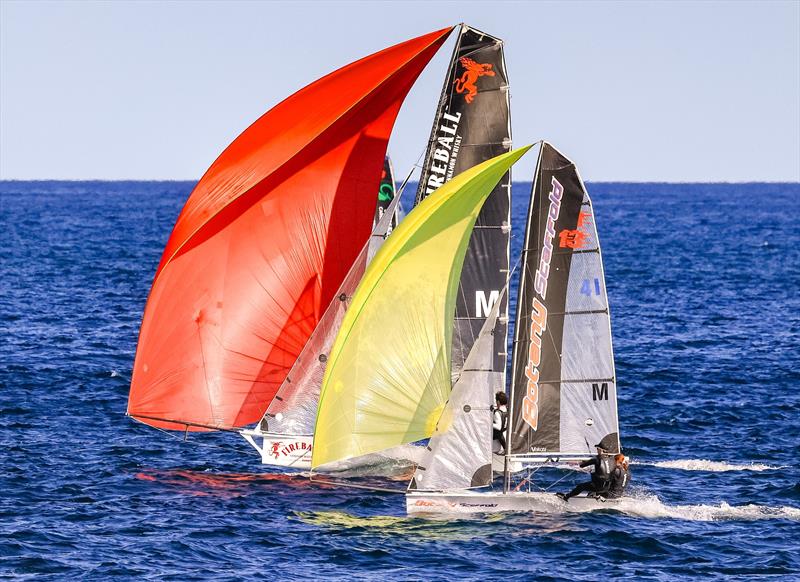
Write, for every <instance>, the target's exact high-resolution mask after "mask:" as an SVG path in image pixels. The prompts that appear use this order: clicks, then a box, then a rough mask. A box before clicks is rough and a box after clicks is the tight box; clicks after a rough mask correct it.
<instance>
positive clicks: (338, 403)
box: [312, 147, 529, 467]
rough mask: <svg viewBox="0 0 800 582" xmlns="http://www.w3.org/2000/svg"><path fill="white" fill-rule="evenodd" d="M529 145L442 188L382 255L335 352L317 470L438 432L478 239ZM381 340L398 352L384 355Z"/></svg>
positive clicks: (320, 418)
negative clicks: (475, 232) (473, 237)
mask: <svg viewBox="0 0 800 582" xmlns="http://www.w3.org/2000/svg"><path fill="white" fill-rule="evenodd" d="M528 149H529V148H527V147H526V148H521V149H519V150H516V151H513V152H510V153H508V154H503V155H501V156H498V157H496V158H493V159H491V160H489V161H487V162H484V163H483V164H481V165H479V166H476V167H475V168H472V169H470V170H467V171H466V172H464V173H462V174H461V175H459V176H457V177H456V178H454V179H453V180H451V181H450V182H448V183H447V184H445V185H444V186H442V187H441V188H440V189H439V190H438V191H437V192H436V193H434V194H433V195H431V196H430V197H429V198H428V199H426V200H424V201H423V202H422V203H420V204H419V205H418V206H417V207H416V208H415V209H414V210H413V211H412V212H410V213H409V215H408V216H407V217H406V218H405V220H403V222H401V223H400V225H399V226H398V227H397V229H396V230H395V231H394V233H393V234H392V236H391V237H389V238H388V239H387V241H386V243H385V244H384V245H383V246H382V247H381V249H380V250H379V251H378V254H377V255H376V256H375V259H374V260H373V261H372V263H370V265H369V267H368V268H367V271H366V273H365V274H364V278H363V279H362V281H361V283H360V284H359V286H358V289H357V290H356V293H355V295H354V297H353V302H352V305H351V307H350V309H349V310H348V311H347V313H346V315H345V318H344V321H343V322H342V327H341V329H340V331H339V335H338V336H337V338H336V342H335V343H334V346H333V349H332V350H331V355H330V358H329V362H328V367H327V369H326V371H325V377H324V380H323V386H322V393H321V395H320V403H319V408H318V410H317V421H316V425H315V430H314V443H315V445H314V451H313V457H312V467H318V466H320V465H322V464H325V463H329V462H333V461H338V460H342V459H347V458H351V457H355V456H360V455H364V454H367V453H372V452H378V451H381V450H384V449H388V448H390V447H393V446H397V445H401V444H405V443H410V442H414V441H418V440H421V439H424V438H429V437H430V436H431V434H432V433H433V430H434V428H435V426H436V423H437V421H438V420H439V416H440V415H441V412H442V410H443V408H444V404H445V402H446V401H447V398H448V397H449V395H450V391H451V386H452V384H451V377H450V355H451V341H452V333H453V315H454V307H455V296H456V292H457V289H458V281H459V278H460V275H461V267H462V264H463V261H464V255H465V253H466V247H467V243H468V240H469V235H470V233H471V232H472V227H473V226H474V224H475V220H476V219H477V216H478V213H479V212H480V209H481V206H482V205H483V203H484V201H485V200H486V198H487V197H488V195H489V193H490V192H491V191H492V189H493V188H494V186H495V185H496V184H497V182H498V181H499V180H500V178H501V177H502V176H503V175H504V174H505V173H506V171H507V170H508V168H509V167H510V166H511V165H512V164H513V163H514V162H515V161H516V160H517V159H519V157H520V156H522V155H523V154H524V153H525V152H526V151H527V150H528ZM381 342H385V343H387V344H389V345H392V346H393V349H392V350H391V351H390V352H387V353H379V352H376V350H375V349H374V346H375V345H378V344H380V343H381Z"/></svg>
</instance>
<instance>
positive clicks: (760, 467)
mask: <svg viewBox="0 0 800 582" xmlns="http://www.w3.org/2000/svg"><path fill="white" fill-rule="evenodd" d="M631 465H647V466H650V467H661V468H664V469H681V470H683V471H708V472H711V473H724V472H726V471H774V470H776V469H783V468H785V467H783V466H774V465H764V464H762V463H750V464H740V465H737V464H733V463H726V462H725V461H709V460H707V459H676V460H674V461H657V462H647V461H636V460H633V461H631Z"/></svg>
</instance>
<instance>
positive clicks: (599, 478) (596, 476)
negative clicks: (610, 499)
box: [556, 445, 614, 501]
mask: <svg viewBox="0 0 800 582" xmlns="http://www.w3.org/2000/svg"><path fill="white" fill-rule="evenodd" d="M595 446H596V447H597V456H595V457H592V458H591V459H588V460H586V461H583V462H582V463H581V465H580V466H581V468H583V467H588V466H589V465H594V472H593V473H592V480H591V481H589V482H588V483H580V484H579V485H578V486H577V487H575V489H573V490H572V491H570V492H569V493H567V494H564V493H557V494H556V495H558V496H559V497H560V498H561V499H563V500H564V501H566V500H567V499H569V498H570V497H575V496H576V495H577V494H578V493H582V492H583V491H589V492H590V493H594V494H595V495H602V496H605V495H606V494H607V493H608V488H609V486H610V485H611V472H612V471H613V470H614V460H613V459H612V458H611V455H610V454H608V453H607V452H606V451H605V449H603V447H602V446H600V445H595Z"/></svg>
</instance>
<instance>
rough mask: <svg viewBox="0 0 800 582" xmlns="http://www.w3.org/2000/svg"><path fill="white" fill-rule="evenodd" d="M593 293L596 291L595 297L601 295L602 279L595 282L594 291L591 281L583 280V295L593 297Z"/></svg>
mask: <svg viewBox="0 0 800 582" xmlns="http://www.w3.org/2000/svg"><path fill="white" fill-rule="evenodd" d="M592 291H594V294H595V295H600V279H595V280H594V289H592V282H591V281H590V280H589V279H584V280H583V285H581V295H586V296H587V297H589V296H591V295H592Z"/></svg>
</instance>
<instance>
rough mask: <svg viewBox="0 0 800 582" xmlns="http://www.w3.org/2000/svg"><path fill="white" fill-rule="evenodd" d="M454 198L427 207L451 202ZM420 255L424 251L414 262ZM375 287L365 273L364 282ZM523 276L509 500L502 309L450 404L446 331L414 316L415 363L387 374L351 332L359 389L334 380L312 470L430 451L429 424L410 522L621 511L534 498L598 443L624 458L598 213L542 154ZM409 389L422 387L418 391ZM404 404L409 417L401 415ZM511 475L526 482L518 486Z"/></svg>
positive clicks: (400, 363) (401, 359)
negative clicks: (418, 516)
mask: <svg viewBox="0 0 800 582" xmlns="http://www.w3.org/2000/svg"><path fill="white" fill-rule="evenodd" d="M502 158H503V156H501V157H500V158H497V159H502ZM481 167H482V166H479V167H478V168H476V170H478V169H479V168H481ZM449 186H451V185H450V184H448V185H446V186H445V187H443V188H442V189H441V191H440V192H437V193H436V194H434V195H433V196H432V198H434V197H436V198H438V197H439V196H443V197H444V196H447V195H448V194H451V195H452V193H451V192H450V191H449V190H448V187H449ZM413 215H414V213H413V212H412V213H411V214H410V215H409V218H411V217H412V216H413ZM407 221H408V219H407ZM414 226H415V227H416V228H417V229H419V231H420V232H425V233H427V232H431V229H432V228H433V225H427V224H425V223H424V221H423V220H418V221H417V223H416V224H415V225H414ZM409 227H411V225H410V224H409ZM424 247H425V242H419V243H417V245H416V248H415V250H416V249H418V248H424ZM418 252H419V251H418ZM376 260H377V257H376ZM440 261H441V262H442V263H446V261H444V259H440ZM390 266H391V265H390ZM443 268H449V269H450V271H449V274H448V276H447V277H443V278H442V279H441V280H440V281H439V283H438V288H437V293H440V294H442V295H444V296H446V297H449V295H448V294H449V293H450V292H451V289H450V286H448V282H451V281H452V279H453V278H455V277H458V276H459V275H460V272H459V271H460V269H459V261H458V257H456V260H454V261H452V263H450V264H448V265H445V266H444V267H443ZM387 272H388V267H387ZM370 275H371V273H370V270H369V269H368V271H367V274H366V275H365V280H366V279H367V278H368V277H370ZM406 275H407V276H411V275H410V274H408V273H406ZM381 276H385V275H381ZM419 276H422V275H419ZM519 276H520V285H519V301H518V307H517V324H516V331H515V343H514V352H513V355H512V362H513V364H512V370H513V371H512V374H513V377H512V380H511V386H510V394H509V396H510V398H509V401H510V410H509V427H508V434H509V442H510V447H509V450H508V451H507V453H506V470H505V471H504V475H503V486H502V489H501V490H493V489H489V488H490V487H492V486H493V471H492V450H491V439H492V430H491V409H490V406H491V404H492V402H493V400H494V393H495V391H497V390H498V389H499V387H501V386H503V380H502V373H501V372H498V371H497V370H496V368H495V367H494V365H493V363H492V359H493V354H492V352H491V350H490V349H489V348H490V347H491V346H492V344H493V341H494V340H493V334H494V333H495V332H496V331H497V329H498V321H499V304H496V305H495V306H494V307H493V309H492V311H491V312H490V314H489V317H487V319H486V321H485V322H484V324H483V327H482V329H481V330H480V333H479V334H478V338H477V339H476V341H475V342H474V344H473V347H472V349H471V351H470V354H469V355H468V357H467V359H466V361H465V365H464V368H463V370H462V372H461V374H460V375H459V378H458V380H457V381H456V384H455V385H454V386H453V389H452V392H450V393H447V394H445V395H444V396H442V392H446V390H444V389H443V388H441V385H443V384H445V382H444V380H443V379H442V378H443V377H444V376H446V374H445V373H444V372H442V371H441V368H442V367H443V366H444V364H442V361H444V362H449V361H450V360H449V358H448V357H447V356H448V355H449V354H447V353H446V352H447V351H448V350H449V348H450V346H449V342H448V336H449V334H450V333H451V330H452V328H451V327H450V321H449V320H448V319H447V318H443V317H439V316H438V314H435V313H434V314H431V313H425V312H424V311H422V310H421V309H420V308H419V307H411V306H410V307H408V309H407V313H405V312H403V313H401V314H400V315H401V317H402V318H403V319H404V320H406V319H408V320H410V321H411V322H412V325H413V327H412V328H411V329H412V330H413V332H414V333H415V334H417V338H418V341H417V342H416V343H415V344H414V346H413V347H412V349H411V350H410V352H409V354H404V353H403V352H402V351H401V352H399V353H398V354H397V361H396V362H393V368H392V369H390V370H388V371H387V370H386V368H387V363H386V362H384V361H375V360H374V359H372V358H370V356H369V354H367V353H364V352H360V351H359V350H360V348H359V344H360V341H361V333H358V334H356V335H353V334H352V333H350V330H349V329H345V328H343V333H340V335H339V337H337V342H336V345H335V351H340V352H343V353H354V354H360V356H361V357H360V359H359V366H360V375H359V376H357V377H355V378H354V377H353V376H352V375H353V372H352V371H348V370H347V369H343V368H344V367H338V366H334V367H330V368H329V373H326V378H325V383H324V387H323V394H322V398H321V400H320V406H319V411H318V417H317V425H316V433H315V434H316V435H317V443H318V444H317V447H316V449H315V451H314V453H313V455H314V456H313V460H312V465H313V466H315V467H316V466H318V465H322V464H324V463H326V462H331V461H333V460H337V459H341V458H346V457H348V456H352V455H356V454H360V453H362V452H363V451H365V450H370V449H373V448H374V447H376V446H386V445H387V438H391V443H392V444H396V443H399V442H410V441H413V440H419V439H423V438H426V436H425V435H426V431H425V430H422V429H421V428H420V421H423V420H424V422H423V423H422V426H424V427H426V428H430V433H427V434H428V436H431V437H432V438H430V441H429V443H428V447H427V454H426V458H425V459H423V460H422V462H421V463H420V464H419V466H418V467H417V470H416V472H415V474H414V478H413V479H412V481H411V484H410V485H409V490H408V493H407V496H406V500H407V502H406V505H407V510H408V512H409V513H410V514H415V513H473V512H480V513H484V512H495V511H533V510H546V511H553V510H556V511H560V510H562V508H566V509H568V510H571V509H577V510H586V509H595V508H602V507H608V504H613V503H615V501H614V500H608V501H607V502H606V501H604V500H602V499H597V498H589V497H576V498H572V499H570V501H569V502H568V503H566V502H564V501H561V500H560V499H558V498H557V497H556V496H555V495H553V494H552V493H547V492H544V491H542V490H536V488H535V486H534V475H535V473H536V472H537V471H538V470H540V469H541V468H543V467H548V466H549V467H553V466H558V465H559V464H562V463H569V462H575V461H579V460H584V459H587V458H589V457H591V456H592V455H593V453H594V445H596V444H598V443H602V445H603V447H604V448H605V449H606V450H607V451H609V452H611V453H615V452H618V451H619V450H620V443H619V431H618V420H617V402H616V377H615V372H614V360H613V351H612V346H611V328H610V316H609V309H608V299H607V296H606V291H605V278H604V274H603V265H602V257H601V254H600V246H599V241H598V237H597V229H596V227H595V221H594V213H593V210H592V204H591V199H590V198H589V196H588V194H587V192H586V189H585V187H584V184H583V181H582V180H581V178H580V176H579V174H578V172H577V169H576V167H575V165H574V164H573V163H572V162H571V161H570V160H568V159H567V158H566V157H564V156H563V155H562V154H561V153H559V152H558V151H557V150H556V149H555V148H553V147H552V146H551V145H550V144H547V143H542V145H541V148H540V152H539V158H538V161H537V168H536V174H535V178H534V183H533V188H532V192H531V203H530V212H529V216H528V222H527V226H526V234H525V243H524V249H523V256H522V265H521V270H520V274H519ZM451 286H452V285H451ZM359 291H361V290H360V289H359ZM503 293H505V290H503ZM383 294H386V292H384V293H381V294H378V297H379V298H380V297H381V295H383ZM431 294H433V291H432V290H431ZM372 295H375V293H373V294H372ZM359 301H364V302H365V303H366V304H367V305H365V306H364V307H363V308H362V309H361V310H360V313H361V316H360V318H359V319H360V321H358V322H350V326H352V327H354V328H355V327H356V323H357V324H358V329H359V330H360V329H368V328H369V327H370V326H371V325H372V324H373V323H374V322H376V321H377V315H375V314H374V312H373V311H372V310H370V309H369V304H370V303H371V302H372V301H375V299H373V297H372V296H370V297H366V296H365V297H359V293H357V294H356V297H354V302H359ZM450 315H451V316H452V314H450ZM346 323H347V322H346ZM385 325H387V326H388V325H390V324H389V323H388V322H387V323H386V324H385ZM406 325H407V324H406ZM399 327H401V329H402V326H399ZM384 329H386V328H384ZM362 333H363V332H362ZM425 338H439V341H438V342H435V341H427V342H426V341H422V340H423V339H425ZM420 345H426V346H429V351H430V353H435V354H436V355H437V358H436V359H434V360H431V358H430V357H429V358H428V359H427V360H423V359H421V358H419V357H418V356H416V354H415V351H421V350H422V348H421V347H419V346H420ZM442 352H445V353H444V354H443V353H442ZM352 357H353V356H350V357H349V358H347V360H346V361H348V360H351V359H352ZM387 372H388V373H387ZM448 372H449V370H448ZM357 373H359V372H358V371H357ZM395 378H399V379H401V380H400V381H394V379H395ZM408 378H417V381H416V389H415V390H413V391H412V390H409V388H408V386H409V382H408V380H407V379H408ZM388 402H392V404H391V405H390V404H388ZM400 402H402V403H403V404H404V406H402V407H400V406H399V404H396V403H400ZM389 427H392V430H391V431H389ZM412 429H414V430H412ZM389 435H391V436H389ZM512 463H519V464H521V465H522V466H523V467H524V468H525V470H524V471H522V472H520V473H512V471H511V470H510V467H511V464H512Z"/></svg>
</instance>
